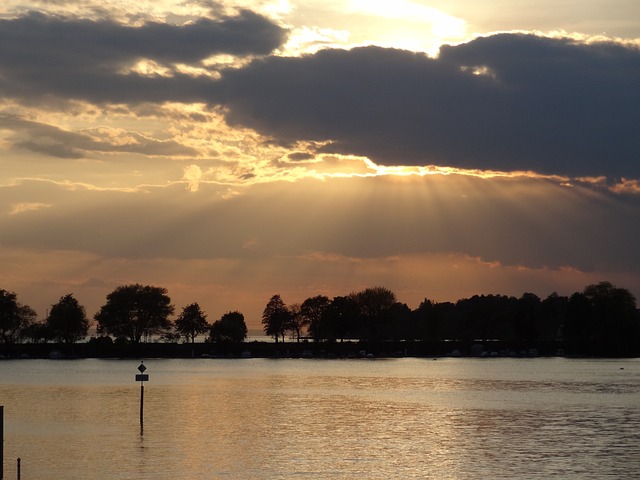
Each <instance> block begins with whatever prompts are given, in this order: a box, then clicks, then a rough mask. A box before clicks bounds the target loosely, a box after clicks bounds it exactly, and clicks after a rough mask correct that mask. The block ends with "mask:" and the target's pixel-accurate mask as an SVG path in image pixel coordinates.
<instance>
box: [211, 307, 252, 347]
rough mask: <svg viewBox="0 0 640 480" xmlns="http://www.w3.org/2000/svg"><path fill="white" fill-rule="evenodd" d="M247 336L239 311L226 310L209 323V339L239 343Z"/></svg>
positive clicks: (217, 341) (215, 341)
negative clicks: (211, 323)
mask: <svg viewBox="0 0 640 480" xmlns="http://www.w3.org/2000/svg"><path fill="white" fill-rule="evenodd" d="M246 338H247V325H246V323H245V321H244V315H243V314H242V313H240V312H227V313H225V314H224V315H222V317H220V320H216V321H215V322H213V325H211V330H210V331H209V341H211V342H214V343H224V342H231V343H240V342H243V341H244V340H245V339H246Z"/></svg>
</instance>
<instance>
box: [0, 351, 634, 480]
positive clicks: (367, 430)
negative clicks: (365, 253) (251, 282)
mask: <svg viewBox="0 0 640 480" xmlns="http://www.w3.org/2000/svg"><path fill="white" fill-rule="evenodd" d="M139 364H140V362H139V361H133V360H131V361H129V360H74V361H51V360H16V361H1V362H0V405H4V407H5V408H4V413H5V415H4V417H5V425H4V430H5V432H4V437H5V442H4V453H5V455H4V456H5V461H4V464H5V465H4V474H5V476H4V478H5V479H15V478H16V459H17V458H18V457H20V458H21V459H22V463H21V465H22V479H23V480H38V479H82V480H87V479H154V480H162V479H167V480H168V479H171V480H174V479H216V478H224V479H300V478H304V479H389V478H403V479H405V478H420V479H424V478H433V479H476V478H487V479H493V478H509V479H535V478H540V479H542V478H545V479H546V478H550V477H555V478H559V479H567V478H576V479H586V478H593V479H596V478H597V479H602V478H640V361H639V360H572V359H561V358H558V359H486V360H482V359H438V360H437V361H436V360H431V359H390V360H268V359H242V360H240V359H238V360H212V359H196V360H154V359H148V360H145V365H146V366H147V367H148V370H147V372H146V373H148V374H149V375H150V381H149V382H147V383H146V384H145V395H144V399H145V401H144V430H143V432H142V433H141V429H140V424H139V402H140V384H139V383H136V382H135V381H134V375H135V374H136V373H138V371H137V367H138V365H139Z"/></svg>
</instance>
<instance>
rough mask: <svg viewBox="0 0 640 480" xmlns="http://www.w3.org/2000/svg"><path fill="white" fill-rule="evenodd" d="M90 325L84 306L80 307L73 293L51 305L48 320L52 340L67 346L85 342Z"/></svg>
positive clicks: (47, 325) (47, 324)
mask: <svg viewBox="0 0 640 480" xmlns="http://www.w3.org/2000/svg"><path fill="white" fill-rule="evenodd" d="M89 324H90V322H89V319H88V318H87V314H86V311H85V308H84V306H82V305H80V303H79V302H78V300H76V299H75V298H74V296H73V294H72V293H69V294H67V295H65V296H64V297H60V300H58V303H56V304H55V305H51V311H50V312H49V316H48V317H47V319H46V328H47V330H48V334H49V336H50V338H52V339H53V340H56V341H60V342H64V343H66V344H67V345H71V344H74V343H76V342H77V341H78V340H83V339H84V338H85V337H86V336H87V332H88V331H89Z"/></svg>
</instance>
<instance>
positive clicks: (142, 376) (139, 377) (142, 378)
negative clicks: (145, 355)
mask: <svg viewBox="0 0 640 480" xmlns="http://www.w3.org/2000/svg"><path fill="white" fill-rule="evenodd" d="M145 370H147V367H145V366H144V363H143V362H140V366H139V367H138V371H139V372H140V373H137V374H136V382H140V435H142V431H143V428H144V420H143V413H144V382H148V381H149V374H148V373H144V372H145Z"/></svg>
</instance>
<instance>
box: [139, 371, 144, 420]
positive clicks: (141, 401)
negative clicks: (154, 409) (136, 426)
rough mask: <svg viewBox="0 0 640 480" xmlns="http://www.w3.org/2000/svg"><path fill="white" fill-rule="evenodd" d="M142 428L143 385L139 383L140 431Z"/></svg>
mask: <svg viewBox="0 0 640 480" xmlns="http://www.w3.org/2000/svg"><path fill="white" fill-rule="evenodd" d="M143 428H144V383H143V382H140V431H141V432H142V429H143Z"/></svg>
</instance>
